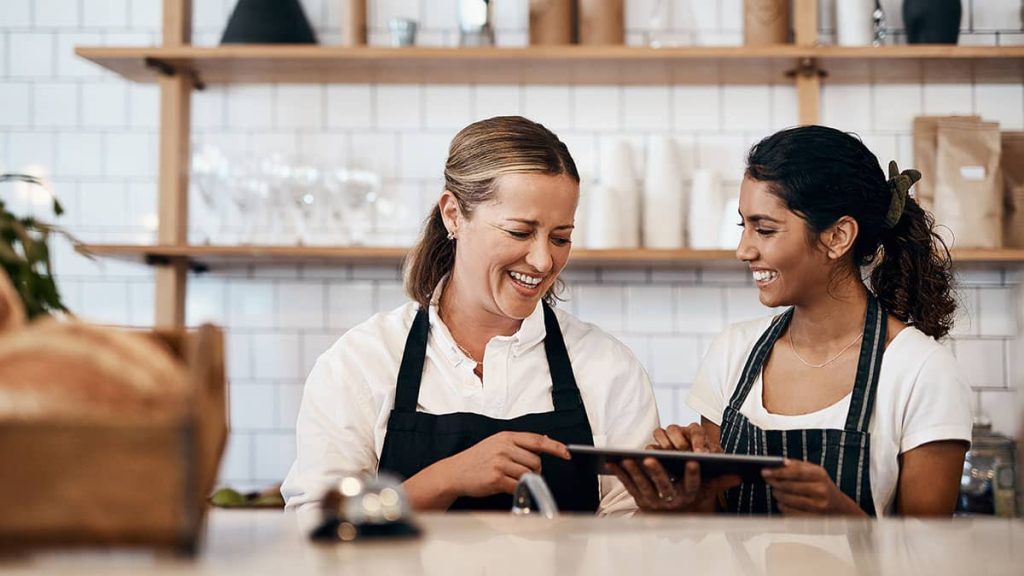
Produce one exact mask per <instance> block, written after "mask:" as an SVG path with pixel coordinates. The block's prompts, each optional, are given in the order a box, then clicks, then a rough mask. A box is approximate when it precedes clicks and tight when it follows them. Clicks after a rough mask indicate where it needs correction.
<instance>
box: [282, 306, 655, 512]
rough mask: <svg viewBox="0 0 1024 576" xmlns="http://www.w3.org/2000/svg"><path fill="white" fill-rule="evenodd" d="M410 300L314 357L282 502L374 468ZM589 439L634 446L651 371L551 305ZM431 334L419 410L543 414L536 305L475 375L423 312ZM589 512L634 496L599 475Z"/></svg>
mask: <svg viewBox="0 0 1024 576" xmlns="http://www.w3.org/2000/svg"><path fill="white" fill-rule="evenodd" d="M417 310H418V306H417V305H416V304H415V303H411V302H410V303H408V304H405V305H403V306H401V307H399V308H397V309H395V310H393V311H391V312H388V313H382V314H377V315H375V316H374V317H372V318H370V319H369V320H367V321H366V322H363V323H362V324H360V325H358V326H356V327H355V328H353V329H351V330H350V331H348V332H347V333H346V334H345V335H344V336H342V337H341V338H340V339H339V340H338V341H337V342H336V343H335V344H334V345H333V346H331V348H330V349H328V350H327V351H326V352H325V353H324V354H323V355H321V356H320V358H319V359H318V360H317V362H316V365H315V366H314V367H313V370H312V372H310V374H309V377H308V379H307V380H306V386H305V389H304V391H303V395H302V403H301V406H300V408H299V418H298V423H297V426H296V436H297V438H296V440H297V448H298V450H297V454H296V459H295V463H294V464H293V465H292V467H291V470H290V471H289V473H288V477H287V478H286V479H285V481H284V484H283V485H282V488H281V493H282V494H283V495H284V497H285V499H286V500H287V505H288V507H289V508H303V507H307V508H308V506H304V505H306V504H311V503H315V502H317V501H318V500H319V499H320V498H321V496H322V494H323V491H324V489H325V487H326V486H328V485H329V484H330V483H331V482H332V481H336V480H337V479H338V478H339V477H340V476H341V475H342V474H344V473H346V472H350V473H351V472H361V473H366V474H375V473H376V471H377V466H378V460H379V458H380V454H381V450H382V449H383V446H384V436H385V434H386V433H387V423H388V417H389V415H390V413H391V409H392V408H393V407H394V404H395V389H396V381H397V378H398V368H399V365H400V364H401V360H402V353H403V351H404V348H405V341H406V337H407V336H408V334H409V329H410V327H411V326H412V322H413V319H414V318H415V316H416V312H417ZM555 316H556V317H557V319H558V323H559V326H560V328H561V331H562V335H563V338H564V339H565V345H566V349H567V351H568V353H569V360H570V362H571V364H572V370H573V374H574V376H575V378H576V383H577V386H579V389H580V394H581V396H582V397H583V403H584V406H585V408H586V412H587V417H588V419H589V420H590V427H591V430H592V432H593V434H594V444H595V445H596V446H606V445H610V446H616V447H619V446H621V447H626V448H642V447H643V446H644V445H646V444H648V443H650V441H651V437H652V436H651V435H652V432H653V431H654V429H655V428H657V427H658V426H659V422H658V410H657V407H656V406H655V402H654V392H653V390H652V388H651V382H650V379H649V378H648V376H647V373H646V372H645V371H644V369H643V367H642V366H641V365H640V363H639V362H638V361H637V359H636V357H635V356H634V355H633V353H632V352H631V351H630V350H629V349H628V348H627V347H626V346H625V345H623V344H622V343H621V342H619V341H618V340H616V339H615V338H613V337H611V336H610V335H608V334H606V333H605V332H603V331H602V330H601V329H599V328H597V327H596V326H594V325H592V324H587V323H585V322H581V321H580V320H578V319H576V318H574V317H572V316H570V315H569V314H568V313H566V312H563V311H561V310H559V309H557V308H556V309H555ZM429 317H430V336H429V338H428V341H427V356H426V359H425V361H424V367H423V379H422V383H421V385H420V394H419V403H418V405H417V410H418V411H420V412H425V413H428V414H449V413H453V412H472V413H476V414H482V415H485V416H489V417H491V418H498V419H512V418H516V417H519V416H522V415H524V414H530V413H536V412H550V411H551V410H553V409H554V407H553V404H552V400H551V386H552V383H551V373H550V372H549V370H548V362H547V355H546V354H545V352H544V335H545V327H544V311H543V309H542V307H541V306H540V305H538V306H537V308H536V309H535V310H534V312H533V313H532V314H531V315H530V316H529V317H527V318H526V319H524V320H523V323H522V325H521V326H520V328H519V331H518V332H516V333H515V334H513V335H512V336H507V337H505V336H498V337H495V338H493V339H492V340H491V341H490V342H488V344H487V347H486V350H485V352H484V359H483V362H484V380H483V383H482V384H481V382H480V379H479V378H478V377H477V376H476V375H475V374H474V373H473V369H474V368H475V366H476V364H475V362H473V361H472V360H470V359H469V358H468V357H467V356H466V355H465V354H464V353H463V352H462V351H461V350H459V348H458V346H456V344H455V342H454V340H453V339H452V337H451V334H450V333H449V331H448V328H447V327H446V326H445V325H444V323H443V322H442V321H441V319H440V318H439V317H438V315H437V307H436V304H435V305H432V306H431V307H430V310H429ZM599 483H600V490H601V500H600V506H599V509H598V512H599V513H600V514H609V513H631V512H634V511H635V510H636V504H635V502H634V501H633V498H632V497H631V496H630V495H629V493H628V492H626V490H625V488H624V487H623V486H622V484H621V483H620V482H619V481H618V480H616V479H615V478H614V477H610V476H601V477H599Z"/></svg>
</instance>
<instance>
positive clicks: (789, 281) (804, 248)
mask: <svg viewBox="0 0 1024 576" xmlns="http://www.w3.org/2000/svg"><path fill="white" fill-rule="evenodd" d="M740 217H741V219H742V225H743V237H742V239H741V240H740V244H739V246H738V247H737V248H736V257H737V258H738V259H740V260H743V261H744V262H746V263H747V264H748V266H749V267H750V270H751V272H752V274H753V276H754V284H755V285H756V286H757V288H758V292H759V294H758V295H759V298H760V300H761V303H762V304H764V305H765V306H769V307H776V306H792V305H800V304H804V303H806V302H808V301H809V300H811V299H813V298H816V297H818V296H820V295H822V294H825V293H827V287H828V284H829V278H830V272H831V270H832V269H833V266H834V262H833V261H832V259H830V258H829V256H828V249H826V248H825V247H823V246H821V244H820V242H819V241H818V239H817V238H815V239H814V240H813V242H808V227H807V223H806V222H805V221H804V219H803V218H801V217H800V216H798V215H797V214H796V213H794V212H792V211H791V210H789V209H788V208H786V205H785V203H784V202H783V201H782V199H780V198H779V197H778V196H776V195H775V194H772V193H771V192H770V191H769V183H768V182H760V181H757V180H752V179H750V178H749V177H748V178H744V179H743V184H742V185H741V186H740Z"/></svg>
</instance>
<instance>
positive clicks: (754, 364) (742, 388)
mask: <svg viewBox="0 0 1024 576" xmlns="http://www.w3.org/2000/svg"><path fill="white" fill-rule="evenodd" d="M791 318H793V309H792V308H790V309H789V310H786V311H785V312H783V313H782V314H779V315H778V316H776V317H775V318H772V323H771V325H770V326H768V329H767V330H765V331H764V333H763V334H761V337H760V338H758V339H757V343H755V344H754V348H753V350H751V351H750V355H749V356H747V363H746V364H744V365H743V372H741V373H740V381H739V384H737V385H736V389H735V390H733V393H732V398H730V399H729V406H731V407H732V409H733V410H735V411H737V412H739V410H740V406H742V405H743V402H744V401H745V400H746V399H747V394H749V393H750V389H751V388H753V387H754V381H756V380H757V377H758V376H760V374H761V367H762V366H764V362H765V360H766V359H767V358H768V354H770V353H771V351H772V347H773V346H775V341H776V340H778V339H779V335H781V334H782V331H783V330H785V329H786V326H788V325H789V321H790V319H791Z"/></svg>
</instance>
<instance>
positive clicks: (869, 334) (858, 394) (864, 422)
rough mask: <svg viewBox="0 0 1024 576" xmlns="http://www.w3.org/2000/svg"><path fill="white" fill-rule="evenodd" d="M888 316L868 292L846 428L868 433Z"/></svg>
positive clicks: (883, 349) (883, 350)
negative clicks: (862, 333) (855, 376)
mask: <svg viewBox="0 0 1024 576" xmlns="http://www.w3.org/2000/svg"><path fill="white" fill-rule="evenodd" d="M887 321H888V315H887V314H886V312H885V310H884V309H883V308H882V305H881V304H879V303H878V299H877V298H875V296H874V295H873V294H871V293H870V292H868V309H867V313H866V314H865V316H864V337H863V341H862V342H861V344H860V359H859V360H858V361H857V378H856V380H854V383H853V394H852V395H851V397H850V412H849V413H848V414H847V415H846V429H847V430H856V431H858V432H867V431H868V425H869V424H870V423H871V414H872V413H873V410H874V408H875V395H876V392H877V390H878V376H879V373H880V372H881V371H882V370H881V368H882V354H883V353H884V352H885V339H886V334H887V325H888V322H887Z"/></svg>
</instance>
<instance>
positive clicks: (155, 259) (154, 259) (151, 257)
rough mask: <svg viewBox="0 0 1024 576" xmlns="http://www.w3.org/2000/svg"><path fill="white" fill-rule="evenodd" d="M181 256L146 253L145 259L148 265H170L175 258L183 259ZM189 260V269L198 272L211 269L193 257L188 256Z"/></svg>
mask: <svg viewBox="0 0 1024 576" xmlns="http://www.w3.org/2000/svg"><path fill="white" fill-rule="evenodd" d="M181 258H182V257H181V256H167V255H164V254H146V255H145V257H144V261H145V262H146V265H147V266H170V265H171V264H173V263H174V261H175V260H179V259H181ZM186 260H187V262H188V269H189V270H191V271H192V272H194V273H196V274H203V273H205V272H209V271H210V267H209V266H207V265H206V264H203V263H202V262H197V261H195V260H193V259H191V258H186Z"/></svg>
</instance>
